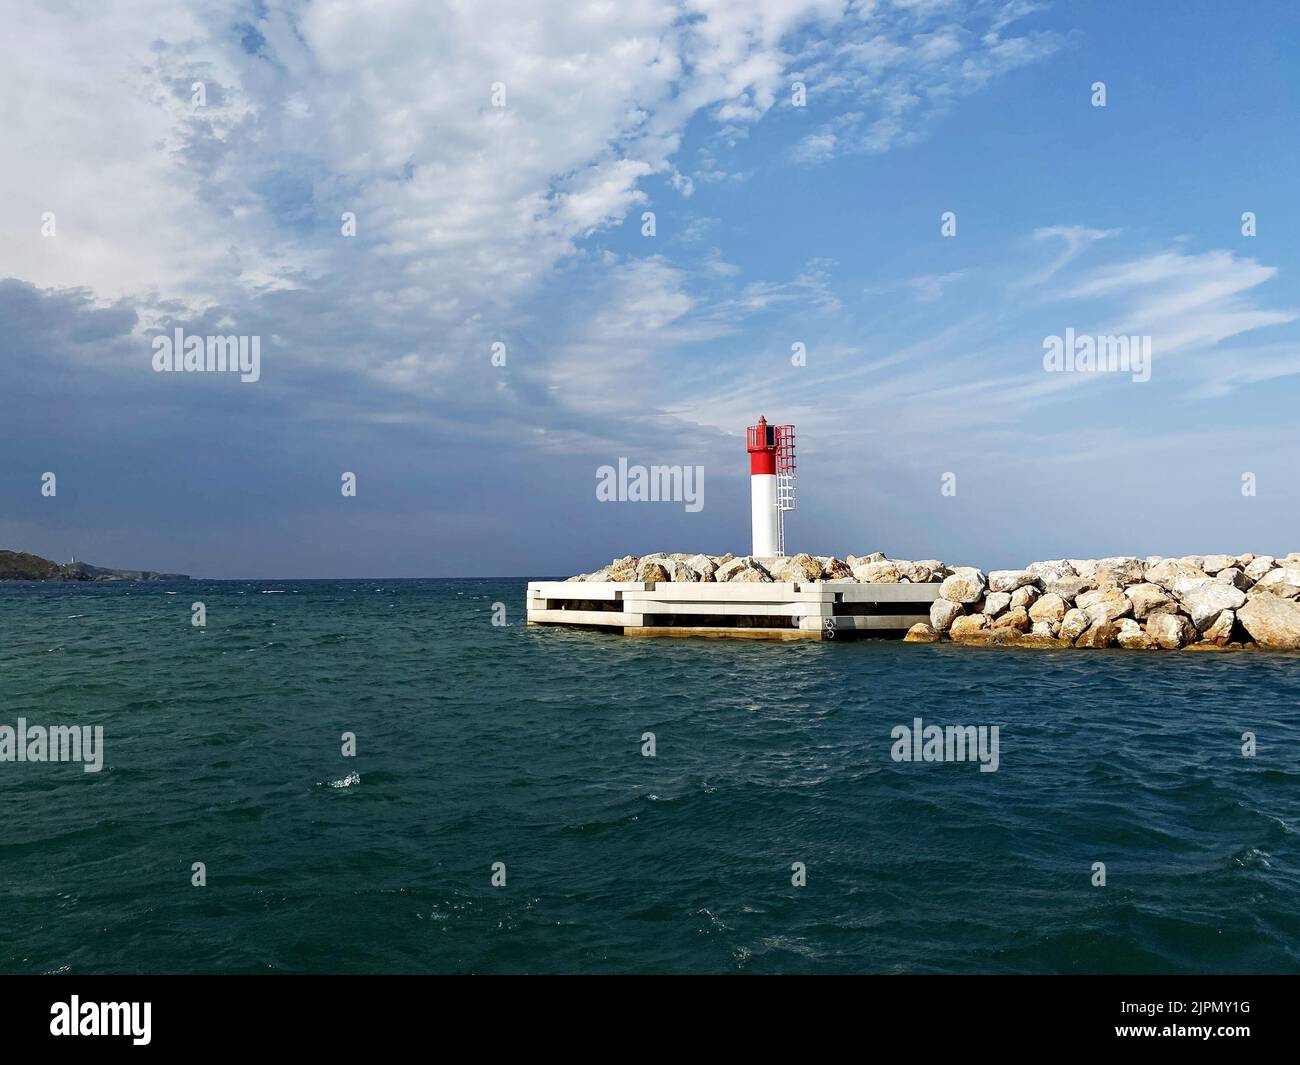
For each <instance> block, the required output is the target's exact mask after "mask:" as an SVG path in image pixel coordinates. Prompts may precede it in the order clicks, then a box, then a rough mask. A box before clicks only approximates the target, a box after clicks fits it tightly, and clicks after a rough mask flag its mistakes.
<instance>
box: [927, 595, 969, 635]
mask: <svg viewBox="0 0 1300 1065" xmlns="http://www.w3.org/2000/svg"><path fill="white" fill-rule="evenodd" d="M962 613H963V610H962V608H961V606H960V604H958V603H954V602H951V601H950V600H947V599H936V600H935V601H934V602H933V603H931V604H930V624H931V626H933V627H934V628H935V629H936V630H937V631H939V632H947V631H948V629H949V628H951V627H952V623H953V622H954V621H956V620H957V619H958V618H959V617H961V616H962Z"/></svg>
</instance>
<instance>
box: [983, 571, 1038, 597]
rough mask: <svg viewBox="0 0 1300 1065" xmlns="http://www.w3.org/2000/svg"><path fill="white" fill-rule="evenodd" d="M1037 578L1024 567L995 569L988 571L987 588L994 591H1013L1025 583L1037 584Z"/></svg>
mask: <svg viewBox="0 0 1300 1065" xmlns="http://www.w3.org/2000/svg"><path fill="white" fill-rule="evenodd" d="M1037 583H1038V578H1037V577H1035V576H1034V575H1033V574H1032V573H1030V572H1029V571H1028V570H1025V569H995V570H990V571H989V588H990V590H992V591H995V592H1014V591H1015V590H1016V589H1017V588H1022V587H1024V586H1025V585H1026V584H1037Z"/></svg>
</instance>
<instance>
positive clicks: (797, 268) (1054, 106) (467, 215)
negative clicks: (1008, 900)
mask: <svg viewBox="0 0 1300 1065" xmlns="http://www.w3.org/2000/svg"><path fill="white" fill-rule="evenodd" d="M538 10H539V8H538V6H537V5H536V4H529V3H510V2H500V3H476V4H427V3H415V2H414V0H411V2H403V3H375V4H371V5H366V7H365V9H364V11H362V10H361V9H360V7H355V9H354V6H350V5H341V4H319V3H318V4H312V5H302V4H288V5H284V4H272V3H258V4H255V5H250V4H221V3H218V4H204V5H201V6H199V5H194V6H187V5H181V4H176V3H167V4H151V3H147V2H144V3H132V4H121V5H118V4H112V3H109V4H93V5H82V4H42V5H37V6H36V8H35V9H34V10H33V12H32V13H31V16H30V17H27V16H24V18H22V19H20V20H16V21H15V23H14V24H13V25H12V26H11V27H10V32H9V33H7V39H6V42H5V45H4V48H5V51H6V53H7V54H6V57H5V62H4V63H3V64H0V103H2V104H3V110H4V113H5V115H6V123H5V139H4V146H3V157H4V166H3V167H0V233H3V238H4V239H3V240H2V241H0V323H2V325H3V328H2V329H0V360H2V361H0V366H2V367H3V374H4V377H3V380H4V383H5V387H4V389H3V394H2V395H0V415H2V417H0V500H3V506H2V507H0V546H4V547H12V548H18V549H23V550H29V551H34V552H36V553H40V554H45V555H48V556H52V557H58V558H66V557H68V556H70V555H74V554H75V555H76V556H77V557H78V558H85V559H87V560H90V561H95V562H99V563H101V564H105V565H114V566H129V567H149V568H157V569H170V570H181V571H185V572H190V573H194V574H196V575H204V576H213V577H245V576H246V577H281V576H282V577H311V576H321V577H325V576H338V577H363V576H453V575H461V574H465V575H470V574H483V575H539V576H540V575H550V574H560V573H567V572H574V571H578V570H588V569H592V568H595V567H596V566H597V565H599V564H600V563H601V562H603V561H606V560H608V559H609V558H610V557H612V556H614V555H621V554H625V553H644V552H647V551H651V550H689V551H695V550H704V551H710V552H721V551H724V550H731V551H735V552H737V553H741V552H744V551H745V550H747V549H748V540H749V529H748V520H749V519H748V513H749V508H748V491H749V486H748V477H747V465H746V460H745V455H744V446H743V443H744V442H743V430H744V427H745V425H746V424H748V423H750V422H752V421H754V420H755V419H756V418H757V417H758V415H759V414H764V415H766V416H767V417H768V419H769V420H774V421H791V422H794V423H795V424H796V425H797V426H798V430H799V436H800V442H801V449H802V456H801V467H800V509H799V510H798V511H797V512H796V513H795V514H794V515H792V516H791V517H790V519H789V521H788V523H787V539H788V543H789V545H790V547H791V548H792V549H795V550H798V549H804V550H809V551H813V552H817V553H836V554H840V555H843V554H846V553H850V552H852V553H857V554H862V553H866V552H870V551H872V550H883V551H885V552H887V553H889V554H891V555H893V556H894V557H911V558H927V557H938V558H943V559H945V560H947V561H949V562H955V563H971V564H976V565H982V566H986V567H998V566H1007V565H1015V564H1019V563H1023V562H1027V561H1030V560H1034V559H1040V558H1054V557H1062V556H1066V557H1097V556H1101V555H1109V554H1130V553H1131V554H1138V555H1146V554H1183V553H1188V552H1204V551H1230V552H1239V551H1246V550H1253V551H1256V552H1269V553H1275V554H1282V553H1285V552H1287V551H1290V550H1294V549H1297V547H1300V544H1297V543H1296V542H1295V540H1294V535H1293V530H1294V529H1295V528H1296V525H1297V519H1298V518H1300V500H1298V498H1297V488H1296V478H1295V472H1294V471H1295V469H1296V466H1297V462H1296V459H1297V456H1300V430H1298V429H1297V426H1296V419H1295V417H1294V412H1295V410H1296V401H1297V398H1298V397H1300V388H1298V387H1297V383H1298V382H1297V375H1300V347H1297V337H1298V335H1300V325H1297V320H1298V317H1300V292H1298V291H1297V278H1298V277H1300V261H1297V257H1298V251H1297V243H1296V241H1295V239H1294V235H1295V234H1296V233H1297V232H1300V214H1298V212H1300V208H1298V207H1297V203H1296V195H1295V187H1296V186H1295V175H1296V173H1297V172H1298V171H1300V158H1298V157H1297V156H1298V154H1300V152H1298V137H1297V129H1298V128H1300V126H1298V124H1297V116H1298V115H1300V74H1297V72H1296V65H1295V61H1294V57H1295V55H1296V53H1297V44H1300V40H1298V34H1297V17H1296V13H1295V11H1294V8H1293V5H1290V4H1286V3H1264V2H1260V3H1254V4H1251V5H1250V6H1249V11H1248V13H1243V10H1242V9H1241V8H1239V7H1238V6H1236V5H1224V4H1212V3H1186V4H1182V3H1180V4H1163V3H1160V4H1157V3H1150V4H1119V3H1067V2H1056V3H1046V2H1044V3H1041V4H1035V3H1026V2H1018V0H1012V2H1002V0H987V2H974V3H963V2H958V0H911V2H907V3H903V2H898V0H895V2H892V3H891V2H888V0H881V2H879V3H875V4H867V3H852V4H845V3H841V2H830V0H813V2H810V3H803V2H798V0H764V2H761V3H748V4H743V5H741V4H713V3H705V2H691V3H686V2H673V3H670V2H667V0H629V2H627V3H620V4H613V5H611V4H593V5H587V4H572V3H567V4H564V5H554V7H553V9H552V8H550V6H549V5H547V14H546V17H545V18H541V17H539V16H538V14H537V12H538ZM196 81H202V82H203V85H204V87H205V92H206V101H205V102H204V103H203V105H202V106H195V104H194V100H193V91H192V86H193V84H194V82H196ZM1097 81H1101V82H1104V83H1105V86H1106V106H1105V107H1104V108H1099V107H1094V106H1092V102H1091V96H1092V90H1091V86H1092V84H1093V83H1094V82H1097ZM496 82H500V83H502V84H503V85H504V87H505V106H504V107H493V106H492V102H491V93H492V86H493V84H494V83H496ZM795 82H801V83H803V84H804V85H805V86H806V92H807V97H806V106H804V107H795V106H792V86H793V85H794V83H795ZM344 211H350V212H353V213H354V214H355V215H356V219H357V235H356V236H355V237H344V236H342V235H341V233H340V216H341V214H342V212H344ZM646 211H653V212H654V214H655V228H656V232H655V235H654V236H653V237H647V236H644V235H642V216H643V213H644V212H646ZM945 211H952V212H955V213H956V216H957V235H956V236H955V237H943V236H941V234H940V216H941V215H942V213H943V212H945ZM1245 211H1251V212H1254V213H1255V215H1256V217H1257V226H1258V232H1257V235H1256V236H1253V237H1246V236H1243V235H1242V232H1241V215H1242V213H1243V212H1245ZM46 212H53V214H54V216H55V219H56V232H55V233H54V235H51V236H45V235H42V217H43V215H44V214H45V213H46ZM176 327H181V328H183V329H184V330H185V331H186V333H188V334H194V335H205V334H222V335H227V334H241V335H258V336H260V337H261V338H262V376H261V380H259V381H258V382H257V383H255V384H244V383H240V382H239V381H238V380H237V379H236V378H234V377H232V376H229V375H217V374H158V373H155V372H153V370H152V367H151V365H150V359H151V355H152V348H151V342H152V339H153V338H154V337H155V336H156V335H158V334H159V333H160V332H170V331H171V330H173V329H174V328H176ZM1067 328H1070V329H1074V330H1075V331H1076V332H1077V333H1088V334H1112V333H1123V334H1126V335H1127V334H1135V335H1144V336H1150V337H1151V343H1152V350H1153V363H1152V373H1151V379H1150V380H1149V381H1146V382H1143V383H1137V382H1134V381H1133V380H1131V378H1130V377H1129V376H1126V375H1121V374H1093V375H1086V374H1048V373H1045V372H1044V369H1043V366H1042V351H1043V348H1042V344H1043V340H1044V338H1045V337H1047V336H1051V335H1062V334H1064V332H1065V330H1066V329H1067ZM497 341H500V342H502V343H504V344H505V345H506V352H507V357H506V365H505V366H504V367H502V366H494V365H492V362H491V346H492V344H493V343H494V342H497ZM795 342H801V343H803V344H804V345H805V346H806V349H807V362H806V365H803V366H795V365H792V364H791V359H790V353H791V345H792V344H793V343H795ZM620 457H626V458H627V459H628V461H629V462H631V463H642V464H646V465H650V464H654V463H662V464H672V463H683V464H686V463H689V464H692V465H694V464H700V465H703V467H704V469H705V485H706V490H705V506H704V508H703V509H702V510H700V511H699V512H698V513H688V512H686V510H685V508H684V507H683V506H682V505H681V504H673V503H630V502H629V503H600V502H598V501H597V499H596V495H595V483H596V470H597V469H598V468H599V467H600V466H602V465H605V464H617V461H618V459H619V458H620ZM46 471H53V472H55V473H56V474H57V476H58V495H57V496H56V497H54V498H48V497H43V496H42V495H41V492H40V486H41V475H42V473H44V472H46ZM345 471H349V472H355V473H356V474H357V478H358V492H357V495H356V497H355V498H345V497H343V496H342V495H341V494H340V491H339V485H340V476H341V474H342V473H343V472H345ZM945 473H953V474H955V476H956V485H957V492H956V495H955V496H945V495H943V494H942V493H941V491H940V488H941V483H942V477H943V475H944V474H945ZM1245 473H1251V474H1253V475H1254V477H1255V481H1256V485H1257V488H1256V494H1255V495H1253V496H1245V495H1243V494H1242V491H1241V485H1242V476H1243V474H1245Z"/></svg>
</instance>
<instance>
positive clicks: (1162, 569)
mask: <svg viewBox="0 0 1300 1065" xmlns="http://www.w3.org/2000/svg"><path fill="white" fill-rule="evenodd" d="M1204 576H1205V571H1204V570H1202V569H1200V568H1199V567H1196V566H1189V565H1187V564H1186V563H1185V562H1182V561H1180V560H1179V559H1176V558H1167V559H1165V560H1164V561H1163V562H1157V563H1156V564H1155V565H1154V566H1148V567H1147V572H1146V579H1147V581H1148V582H1149V583H1151V584H1158V585H1160V587H1161V588H1163V589H1164V590H1165V591H1167V592H1168V591H1172V590H1173V587H1174V584H1175V583H1176V582H1177V581H1180V580H1189V579H1194V578H1196V577H1204Z"/></svg>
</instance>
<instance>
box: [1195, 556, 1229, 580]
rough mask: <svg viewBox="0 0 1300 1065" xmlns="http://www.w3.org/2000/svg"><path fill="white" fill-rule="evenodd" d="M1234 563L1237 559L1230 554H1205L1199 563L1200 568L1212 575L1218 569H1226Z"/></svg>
mask: <svg viewBox="0 0 1300 1065" xmlns="http://www.w3.org/2000/svg"><path fill="white" fill-rule="evenodd" d="M1236 564H1237V560H1236V558H1235V557H1233V556H1232V555H1206V556H1205V559H1204V561H1203V562H1202V563H1201V569H1203V570H1205V572H1206V573H1208V574H1209V575H1210V576H1211V577H1213V576H1214V575H1215V574H1216V573H1218V572H1219V570H1222V569H1227V568H1228V567H1229V566H1235V565H1236Z"/></svg>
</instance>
